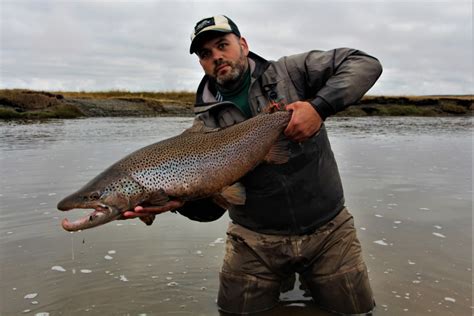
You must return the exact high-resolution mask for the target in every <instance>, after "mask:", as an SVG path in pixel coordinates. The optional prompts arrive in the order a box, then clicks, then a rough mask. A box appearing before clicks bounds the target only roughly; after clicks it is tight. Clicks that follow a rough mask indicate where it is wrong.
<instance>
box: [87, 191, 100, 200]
mask: <svg viewBox="0 0 474 316" xmlns="http://www.w3.org/2000/svg"><path fill="white" fill-rule="evenodd" d="M99 198H100V194H99V192H97V191H95V192H92V193H91V194H89V200H98V199H99Z"/></svg>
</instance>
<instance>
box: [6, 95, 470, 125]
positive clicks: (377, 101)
mask: <svg viewBox="0 0 474 316" xmlns="http://www.w3.org/2000/svg"><path fill="white" fill-rule="evenodd" d="M194 99H195V94H194V93H193V92H187V91H169V92H146V91H144V92H129V91H121V90H117V91H98V92H85V91H82V92H68V91H54V92H45V91H33V90H19V89H13V90H0V119H48V118H77V117H93V116H164V115H173V116H175V115H189V116H191V115H192V105H193V103H194ZM473 100H474V98H473V95H462V96H455V95H453V96H365V97H364V98H363V99H362V100H361V101H360V102H359V103H358V104H355V105H352V106H350V107H348V108H347V109H346V110H344V111H342V112H340V113H338V114H337V116H449V115H472V111H473Z"/></svg>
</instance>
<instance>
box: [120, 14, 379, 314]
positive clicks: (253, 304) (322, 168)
mask: <svg viewBox="0 0 474 316" xmlns="http://www.w3.org/2000/svg"><path fill="white" fill-rule="evenodd" d="M190 53H191V54H193V53H196V55H197V56H198V58H199V62H200V64H201V66H202V68H203V70H204V72H205V76H204V78H203V79H202V81H201V84H200V85H199V88H198V90H197V96H196V104H195V107H194V111H195V113H196V119H197V120H202V121H203V122H204V124H205V125H207V126H209V127H227V126H230V125H232V124H235V123H238V122H241V121H243V120H245V119H248V118H250V117H252V116H255V115H258V114H259V113H260V112H262V111H263V110H264V108H265V107H266V106H267V105H268V104H279V105H285V106H286V107H285V108H286V110H288V111H292V116H291V120H290V122H289V124H288V126H287V127H286V129H285V131H284V134H285V136H286V137H287V138H288V139H290V140H291V142H290V148H289V149H290V160H289V162H288V163H285V164H282V165H276V164H261V165H259V166H258V167H257V168H255V169H254V170H252V171H251V172H250V173H248V174H247V175H246V176H245V177H244V178H243V179H242V180H241V182H242V183H243V185H244V186H245V189H246V195H247V199H246V203H245V205H239V206H235V207H232V208H230V209H229V210H228V211H229V216H230V218H231V219H232V222H231V223H230V224H229V228H228V231H227V234H228V239H227V243H226V254H225V257H224V262H223V266H222V270H221V272H220V287H219V294H218V301H217V303H218V306H219V308H220V310H222V311H224V312H229V313H239V314H242V313H253V312H259V311H264V310H268V309H270V308H272V307H274V306H275V305H276V304H278V298H279V293H280V289H282V288H284V287H285V286H286V285H287V281H288V280H292V277H293V276H294V274H295V273H298V274H299V275H300V280H301V282H302V283H303V285H304V286H305V287H306V288H307V289H308V290H309V292H310V294H311V296H312V297H313V299H314V301H315V302H316V303H317V304H318V305H320V306H321V307H322V308H324V309H327V310H330V311H333V312H336V313H342V314H360V313H369V312H370V311H371V310H372V309H373V307H374V301H373V296H372V290H371V288H370V285H369V281H368V276H367V268H366V266H365V263H364V261H363V258H362V255H361V247H360V243H359V241H358V239H357V236H356V231H355V228H354V222H353V218H352V216H351V215H350V213H349V212H348V210H347V209H346V208H345V207H344V203H345V202H344V196H343V190H342V184H341V180H340V177H339V172H338V169H337V165H336V162H335V159H334V156H333V153H332V150H331V147H330V144H329V140H328V137H327V134H326V129H325V127H324V120H325V119H326V118H327V117H328V116H330V115H333V114H335V113H337V112H338V111H341V110H343V109H344V108H346V107H347V106H349V105H350V104H353V103H355V102H357V101H358V100H359V99H360V98H361V97H362V96H363V95H364V93H366V92H367V90H368V89H369V88H370V87H371V86H372V85H373V84H374V83H375V81H376V80H377V78H378V77H379V76H380V74H381V71H382V69H381V66H380V63H379V62H378V61H377V59H375V58H373V57H371V56H369V55H367V54H365V53H363V52H361V51H358V50H354V49H348V48H340V49H335V50H331V51H326V52H322V51H310V52H307V53H303V54H299V55H294V56H288V57H283V58H281V59H279V60H278V61H267V60H265V59H263V58H261V57H260V56H258V55H256V54H254V53H252V52H250V51H249V47H248V44H247V41H246V40H245V38H243V37H242V36H241V34H240V31H239V29H238V27H237V26H236V24H235V23H234V22H233V21H232V20H230V19H229V18H228V17H226V16H223V15H218V16H214V17H210V18H206V19H203V20H201V21H199V22H198V23H197V24H196V26H195V29H194V32H193V34H192V37H191V47H190ZM221 101H230V102H221ZM168 210H177V211H178V212H180V213H181V214H183V215H185V216H187V217H189V218H191V219H194V220H199V221H210V220H215V219H217V218H219V217H220V216H221V215H222V214H223V213H224V211H225V210H223V209H221V208H220V207H218V206H216V205H214V204H212V203H210V202H209V200H207V199H204V200H201V201H196V202H188V203H186V204H183V203H182V202H180V201H171V202H169V203H168V204H167V205H165V206H163V207H157V208H154V207H151V208H146V209H143V208H142V207H137V208H136V209H135V212H129V213H127V214H126V215H127V217H129V218H131V217H136V216H143V215H144V214H145V215H146V214H150V213H154V214H158V213H161V212H164V211H168Z"/></svg>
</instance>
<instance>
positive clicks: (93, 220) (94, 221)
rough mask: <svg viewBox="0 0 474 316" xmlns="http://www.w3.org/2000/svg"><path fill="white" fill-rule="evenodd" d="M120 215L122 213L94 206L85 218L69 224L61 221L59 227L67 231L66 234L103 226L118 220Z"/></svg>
mask: <svg viewBox="0 0 474 316" xmlns="http://www.w3.org/2000/svg"><path fill="white" fill-rule="evenodd" d="M65 211H66V210H65ZM67 211H69V210H67ZM121 215H122V212H121V211H119V210H118V209H116V208H113V207H110V206H107V205H103V204H101V205H99V206H96V207H95V209H94V211H93V212H92V213H90V214H89V215H87V216H84V217H81V218H80V219H78V220H75V221H72V222H70V221H69V220H68V219H67V218H65V219H63V220H62V222H61V226H62V227H63V228H64V230H67V231H68V232H75V231H78V230H83V229H88V228H92V227H96V226H99V225H103V224H105V223H108V222H111V221H113V220H116V219H118V218H120V216H121Z"/></svg>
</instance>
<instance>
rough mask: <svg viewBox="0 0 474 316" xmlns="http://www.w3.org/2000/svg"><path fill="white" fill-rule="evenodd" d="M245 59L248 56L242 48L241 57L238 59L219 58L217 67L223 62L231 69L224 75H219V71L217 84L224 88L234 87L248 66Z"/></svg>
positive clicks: (216, 76)
mask: <svg viewBox="0 0 474 316" xmlns="http://www.w3.org/2000/svg"><path fill="white" fill-rule="evenodd" d="M245 59H246V56H245V55H244V54H243V51H242V50H241V55H240V58H239V59H238V60H237V61H230V60H228V61H225V60H218V61H217V62H216V68H217V67H219V66H220V65H222V64H226V65H229V66H230V68H231V69H230V71H228V72H226V73H225V74H223V75H219V74H218V73H216V74H215V78H216V81H217V84H218V85H219V86H221V87H224V88H232V87H233V86H234V85H235V84H236V83H238V82H239V81H240V79H241V78H242V75H243V74H244V72H245V70H246V68H247V64H246V63H245Z"/></svg>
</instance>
